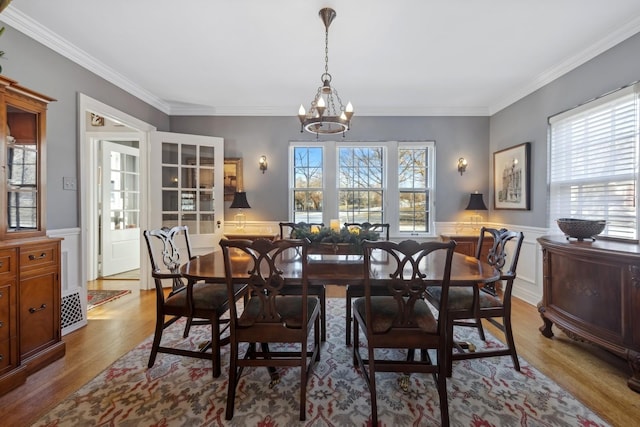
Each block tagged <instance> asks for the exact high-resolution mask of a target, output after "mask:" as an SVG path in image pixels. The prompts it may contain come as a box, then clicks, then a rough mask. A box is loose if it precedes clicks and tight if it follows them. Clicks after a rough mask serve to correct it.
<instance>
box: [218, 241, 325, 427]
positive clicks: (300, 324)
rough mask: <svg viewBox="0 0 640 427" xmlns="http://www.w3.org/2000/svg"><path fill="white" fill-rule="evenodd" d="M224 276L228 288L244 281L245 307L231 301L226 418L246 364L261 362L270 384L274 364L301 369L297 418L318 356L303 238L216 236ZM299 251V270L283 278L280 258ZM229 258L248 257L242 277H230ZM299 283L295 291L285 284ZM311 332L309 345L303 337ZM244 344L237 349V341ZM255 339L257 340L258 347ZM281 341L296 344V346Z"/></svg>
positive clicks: (315, 308) (314, 301)
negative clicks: (297, 272) (231, 237)
mask: <svg viewBox="0 0 640 427" xmlns="http://www.w3.org/2000/svg"><path fill="white" fill-rule="evenodd" d="M220 246H221V247H222V253H223V256H224V263H225V277H226V282H227V289H228V291H229V293H230V294H231V292H233V286H234V284H235V283H236V282H237V281H238V280H240V281H242V282H243V283H246V284H247V288H246V302H245V305H244V307H242V308H239V307H236V306H231V307H230V309H229V312H230V318H231V331H230V338H231V352H230V353H231V354H230V361H229V385H228V392H227V409H226V419H227V420H230V419H232V418H233V410H234V401H235V394H236V388H237V385H238V382H239V380H240V377H241V375H242V371H243V369H244V368H245V367H256V366H264V367H267V368H268V369H269V370H270V373H271V379H272V381H271V384H270V385H271V386H275V385H276V384H277V383H278V382H279V374H278V372H277V371H276V368H278V367H298V368H300V420H301V421H304V420H305V418H306V411H305V407H306V390H307V380H308V378H309V374H310V372H311V369H312V367H313V365H314V364H315V362H317V361H318V360H320V301H319V299H318V297H317V296H315V295H309V291H308V287H309V286H308V279H307V264H308V253H307V252H308V247H309V241H308V240H306V239H305V240H299V239H283V240H276V241H270V240H266V239H256V240H255V241H249V240H225V239H223V240H221V241H220ZM300 256H302V261H303V262H302V271H301V275H300V276H297V277H285V276H284V275H283V271H282V269H281V268H279V265H280V263H284V262H288V261H290V260H293V259H297V258H298V257H300ZM231 257H234V259H236V258H237V257H243V258H245V259H246V261H247V265H248V268H247V274H246V277H242V278H238V277H237V276H236V277H235V278H234V276H233V269H232V264H231ZM293 286H297V287H298V288H299V292H297V294H292V293H290V292H289V289H290V288H291V287H293ZM309 336H313V340H312V341H313V342H312V344H311V346H310V347H309V343H308V337H309ZM241 343H245V344H247V345H246V347H244V348H245V354H244V355H241V354H240V344H241ZM256 343H261V345H260V347H259V348H258V347H257V345H256ZM282 343H288V344H292V343H295V344H298V346H299V351H297V350H295V349H294V350H292V349H291V348H290V347H289V346H282V345H281V344H282Z"/></svg>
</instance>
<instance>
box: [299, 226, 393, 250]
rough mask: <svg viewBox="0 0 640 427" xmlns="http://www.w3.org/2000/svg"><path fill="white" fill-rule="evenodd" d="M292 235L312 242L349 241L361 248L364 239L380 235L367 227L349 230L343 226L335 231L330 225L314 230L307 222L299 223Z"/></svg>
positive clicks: (372, 238) (337, 242)
mask: <svg viewBox="0 0 640 427" xmlns="http://www.w3.org/2000/svg"><path fill="white" fill-rule="evenodd" d="M291 237H294V238H296V239H304V238H305V237H306V238H307V239H309V240H310V241H311V243H312V244H314V243H327V244H333V245H337V244H340V243H348V244H352V245H353V246H354V247H355V248H357V249H358V250H360V249H361V248H362V242H363V241H365V240H378V238H379V237H380V235H379V234H378V233H377V232H375V231H371V230H367V229H352V230H349V229H347V228H346V227H342V228H341V229H340V230H339V231H335V230H332V229H331V228H328V227H322V228H320V229H316V230H314V229H311V228H310V227H309V226H308V225H307V224H298V227H297V228H296V229H295V231H294V232H293V233H292V236H291Z"/></svg>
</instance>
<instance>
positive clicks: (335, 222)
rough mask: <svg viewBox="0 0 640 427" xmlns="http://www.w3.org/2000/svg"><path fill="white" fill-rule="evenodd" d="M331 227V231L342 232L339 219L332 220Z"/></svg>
mask: <svg viewBox="0 0 640 427" xmlns="http://www.w3.org/2000/svg"><path fill="white" fill-rule="evenodd" d="M330 225H331V231H340V220H339V219H332V220H331V222H330Z"/></svg>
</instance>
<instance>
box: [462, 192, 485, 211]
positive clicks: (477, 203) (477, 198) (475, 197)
mask: <svg viewBox="0 0 640 427" xmlns="http://www.w3.org/2000/svg"><path fill="white" fill-rule="evenodd" d="M465 210H468V211H486V210H487V206H486V205H485V204H484V200H482V193H471V195H470V197H469V204H468V205H467V207H466V208H465Z"/></svg>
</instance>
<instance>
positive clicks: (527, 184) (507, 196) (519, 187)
mask: <svg viewBox="0 0 640 427" xmlns="http://www.w3.org/2000/svg"><path fill="white" fill-rule="evenodd" d="M530 158H531V143H529V142H525V143H523V144H519V145H514V146H513V147H509V148H505V149H504V150H500V151H496V152H495V153H493V207H494V209H512V210H530V209H531V205H530V203H531V202H530V201H531V194H530V193H531V191H530V190H531V172H530V169H531V167H530V162H531V160H530Z"/></svg>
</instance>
